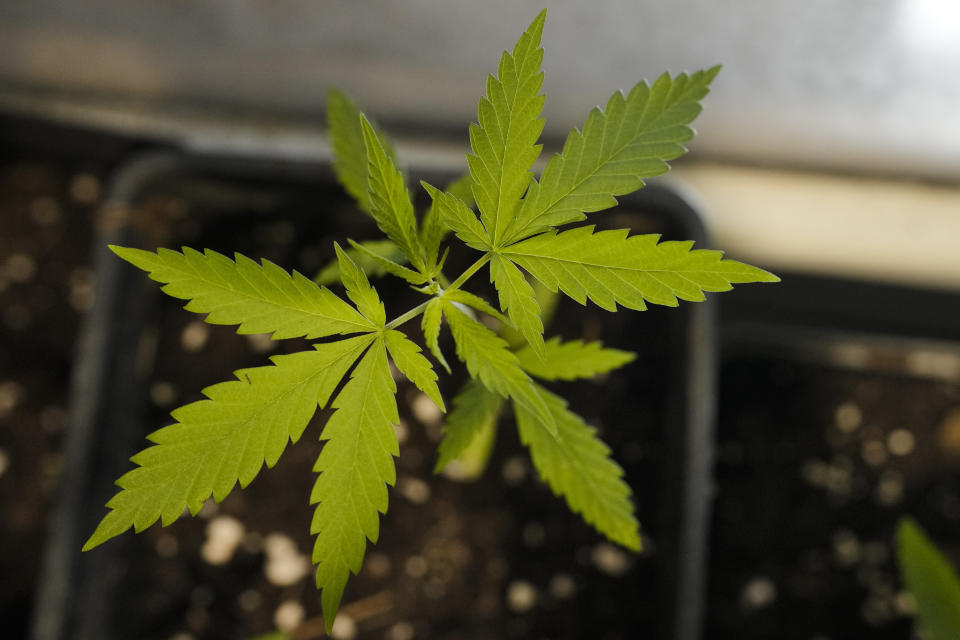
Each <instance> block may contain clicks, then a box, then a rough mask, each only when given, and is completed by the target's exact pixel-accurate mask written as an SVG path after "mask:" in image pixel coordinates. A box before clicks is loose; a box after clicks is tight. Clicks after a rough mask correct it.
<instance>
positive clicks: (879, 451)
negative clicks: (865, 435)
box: [860, 439, 887, 467]
mask: <svg viewBox="0 0 960 640" xmlns="http://www.w3.org/2000/svg"><path fill="white" fill-rule="evenodd" d="M860 456H861V457H862V458H863V461H864V462H866V463H867V464H868V465H870V466H871V467H879V466H882V465H883V464H884V463H885V462H886V461H887V449H886V447H884V446H883V443H882V442H880V441H879V440H873V439H871V440H864V441H863V444H862V445H860Z"/></svg>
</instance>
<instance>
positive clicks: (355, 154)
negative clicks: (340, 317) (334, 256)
mask: <svg viewBox="0 0 960 640" xmlns="http://www.w3.org/2000/svg"><path fill="white" fill-rule="evenodd" d="M327 124H328V125H329V130H330V141H331V143H332V144H333V157H334V160H333V170H334V171H335V172H336V174H337V178H338V179H339V180H340V184H342V185H343V188H344V189H346V191H347V193H349V194H350V195H351V196H352V197H353V199H354V200H356V201H357V204H358V205H359V206H360V208H361V209H363V210H364V211H366V212H367V213H369V214H372V213H373V208H372V206H371V203H370V188H369V185H368V183H367V172H368V162H367V146H366V145H365V144H364V142H363V126H362V125H361V124H360V111H359V110H358V109H357V107H356V105H355V104H353V101H352V100H350V98H348V97H347V96H346V95H344V94H343V93H342V92H341V91H339V90H337V89H331V90H330V92H329V93H328V94H327ZM370 124H371V126H372V127H373V129H374V130H375V131H376V127H375V126H373V124H372V123H370ZM376 133H377V138H378V139H379V140H380V146H381V147H382V148H383V149H384V151H385V152H386V154H387V156H389V157H390V159H391V160H392V159H393V158H394V153H393V149H392V148H391V147H390V143H389V142H387V139H386V138H385V137H384V136H383V134H381V133H380V132H379V131H376ZM322 284H326V283H322Z"/></svg>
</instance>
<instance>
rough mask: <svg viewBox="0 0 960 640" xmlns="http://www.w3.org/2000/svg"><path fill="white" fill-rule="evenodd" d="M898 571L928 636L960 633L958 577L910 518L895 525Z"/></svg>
mask: <svg viewBox="0 0 960 640" xmlns="http://www.w3.org/2000/svg"><path fill="white" fill-rule="evenodd" d="M897 560H898V562H899V564H900V574H901V575H902V576H903V581H904V582H905V583H906V585H907V590H908V591H909V592H910V595H912V596H913V599H914V601H915V602H916V605H917V619H918V621H919V622H920V626H921V627H922V628H923V630H924V631H925V632H926V637H928V638H930V640H953V639H954V638H957V637H960V578H958V577H957V572H956V570H955V569H954V568H953V566H952V565H951V564H950V561H949V560H947V559H946V558H945V557H944V555H943V554H942V553H941V552H940V551H939V550H938V549H937V547H936V546H935V545H934V544H933V543H932V542H931V541H930V539H929V538H928V537H927V535H926V534H925V533H924V532H923V529H921V528H920V526H919V525H918V524H917V523H916V522H914V521H913V520H912V519H911V518H903V519H901V520H900V523H899V525H898V526H897Z"/></svg>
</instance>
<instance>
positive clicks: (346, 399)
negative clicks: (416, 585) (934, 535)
mask: <svg viewBox="0 0 960 640" xmlns="http://www.w3.org/2000/svg"><path fill="white" fill-rule="evenodd" d="M396 390H397V388H396V385H395V384H394V382H393V378H391V377H390V367H389V366H388V365H387V351H386V348H385V347H384V342H383V339H381V338H377V339H376V340H375V341H374V343H373V345H371V347H370V348H369V350H368V351H367V353H366V354H365V355H364V356H363V358H362V359H361V360H360V363H359V364H357V367H356V369H354V371H353V375H351V376H350V380H349V382H347V384H346V385H344V387H343V390H342V391H341V392H340V394H339V395H338V396H337V397H336V399H335V400H334V401H333V408H334V409H336V412H335V413H334V414H333V416H332V417H331V418H330V420H329V421H328V422H327V424H326V426H325V427H324V428H323V433H322V434H321V435H320V439H321V440H325V441H326V445H324V447H323V450H322V451H321V452H320V456H319V457H318V458H317V463H316V464H315V465H314V467H313V470H314V471H317V472H319V473H320V475H319V476H318V477H317V481H316V483H315V484H314V485H313V492H312V493H311V494H310V504H316V505H317V508H316V510H315V511H314V514H313V524H311V525H310V533H312V534H315V535H316V536H317V540H316V543H315V544H314V547H313V561H314V563H315V564H316V565H317V587H319V588H320V589H322V590H323V593H322V595H321V604H322V606H323V617H324V621H325V623H326V625H327V631H328V632H329V631H330V629H331V628H332V626H333V619H334V617H335V616H336V613H337V609H338V608H339V606H340V598H341V596H342V595H343V589H344V587H345V586H346V584H347V579H348V578H349V577H350V574H351V573H354V574H356V573H358V572H359V571H360V565H361V563H362V562H363V555H364V553H365V551H366V546H367V540H370V542H373V543H376V542H377V538H378V537H379V535H380V514H381V513H386V512H387V485H390V486H393V485H394V483H395V482H396V479H397V475H396V468H395V467H394V462H393V458H394V456H397V455H399V453H400V448H399V445H398V444H397V434H396V432H395V431H394V429H393V425H394V424H396V423H397V422H398V421H399V420H400V417H399V415H398V414H397V400H396V398H395V395H394V394H395V393H396Z"/></svg>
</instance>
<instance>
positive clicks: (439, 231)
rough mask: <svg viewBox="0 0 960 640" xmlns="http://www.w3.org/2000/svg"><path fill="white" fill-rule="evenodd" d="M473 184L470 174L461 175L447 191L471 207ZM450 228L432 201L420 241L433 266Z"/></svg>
mask: <svg viewBox="0 0 960 640" xmlns="http://www.w3.org/2000/svg"><path fill="white" fill-rule="evenodd" d="M472 185H473V180H472V179H471V178H470V176H469V175H466V176H461V177H459V178H457V179H456V180H454V181H453V182H451V183H450V184H448V185H447V188H446V192H447V193H448V194H450V195H451V196H453V197H454V198H456V199H457V200H459V201H460V202H461V203H463V204H464V205H466V206H467V207H468V208H469V207H472V206H473V191H472V189H471V187H472ZM471 217H472V216H471ZM450 229H451V227H450V226H449V225H447V224H446V223H445V222H444V220H443V217H442V216H441V215H440V210H439V209H438V207H436V206H435V205H434V204H433V203H431V204H430V207H429V208H428V209H427V212H426V213H425V214H423V223H422V224H421V225H420V242H421V243H422V244H423V249H424V251H425V252H426V256H427V265H428V266H430V267H432V266H435V265H436V264H437V256H439V254H440V243H442V242H443V239H444V238H445V237H446V236H447V233H449V232H450Z"/></svg>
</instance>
